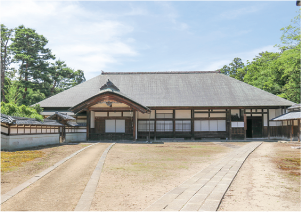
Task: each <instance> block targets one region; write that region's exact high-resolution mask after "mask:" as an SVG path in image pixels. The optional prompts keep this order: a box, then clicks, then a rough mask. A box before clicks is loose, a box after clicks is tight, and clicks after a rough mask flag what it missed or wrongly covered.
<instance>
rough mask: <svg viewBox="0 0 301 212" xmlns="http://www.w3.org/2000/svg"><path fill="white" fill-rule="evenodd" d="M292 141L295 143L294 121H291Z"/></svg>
mask: <svg viewBox="0 0 301 212" xmlns="http://www.w3.org/2000/svg"><path fill="white" fill-rule="evenodd" d="M291 125H292V126H291V141H293V136H294V120H291Z"/></svg>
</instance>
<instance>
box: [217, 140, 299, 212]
mask: <svg viewBox="0 0 301 212" xmlns="http://www.w3.org/2000/svg"><path fill="white" fill-rule="evenodd" d="M297 145H299V144H296V143H286V144H283V143H275V142H273V143H272V142H264V143H263V144H262V145H261V146H260V147H258V148H257V149H256V150H255V151H254V152H253V153H252V154H251V155H250V156H249V157H248V158H247V160H246V161H245V163H244V164H243V166H242V168H241V169H240V171H239V172H238V174H237V176H236V177H235V179H234V181H233V182H232V184H231V186H230V188H229V189H228V191H227V193H226V194H225V196H224V199H223V200H222V203H221V205H220V207H219V209H218V210H219V211H300V209H301V205H300V204H301V203H300V202H301V200H300V149H293V148H291V146H297ZM292 159H294V161H296V163H295V165H293V167H292V165H289V164H286V165H284V163H285V161H292ZM298 161H299V162H298ZM290 164H292V163H290Z"/></svg>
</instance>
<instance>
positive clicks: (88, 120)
mask: <svg viewBox="0 0 301 212" xmlns="http://www.w3.org/2000/svg"><path fill="white" fill-rule="evenodd" d="M90 116H91V113H90V110H88V111H87V134H86V135H87V137H86V140H87V141H89V138H90V119H91V118H90Z"/></svg>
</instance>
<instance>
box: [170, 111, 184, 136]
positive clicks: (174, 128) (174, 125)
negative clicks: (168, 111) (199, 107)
mask: <svg viewBox="0 0 301 212" xmlns="http://www.w3.org/2000/svg"><path fill="white" fill-rule="evenodd" d="M172 127H173V130H172V132H173V133H172V134H173V138H174V139H175V138H176V112H175V110H172ZM182 127H183V125H182Z"/></svg>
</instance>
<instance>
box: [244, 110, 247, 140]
mask: <svg viewBox="0 0 301 212" xmlns="http://www.w3.org/2000/svg"><path fill="white" fill-rule="evenodd" d="M247 129H248V125H247V114H244V139H245V140H247Z"/></svg>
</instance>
